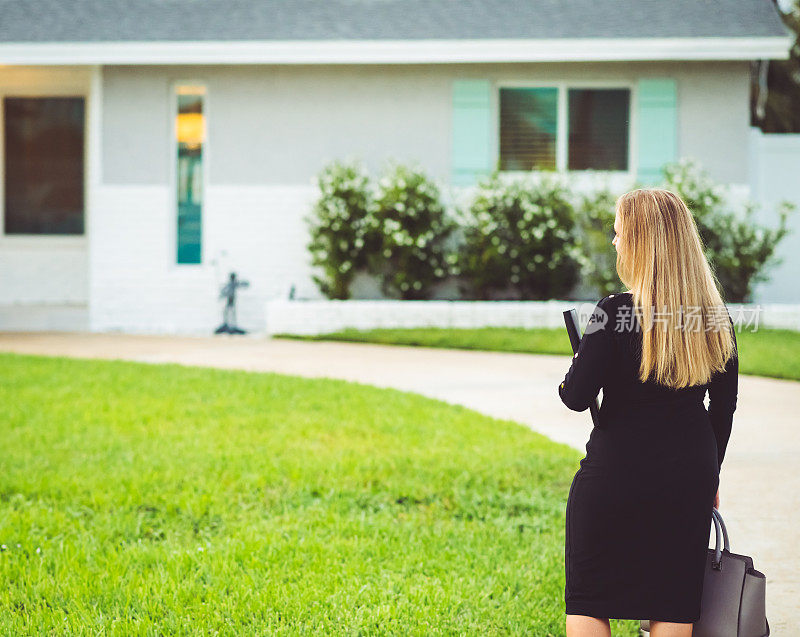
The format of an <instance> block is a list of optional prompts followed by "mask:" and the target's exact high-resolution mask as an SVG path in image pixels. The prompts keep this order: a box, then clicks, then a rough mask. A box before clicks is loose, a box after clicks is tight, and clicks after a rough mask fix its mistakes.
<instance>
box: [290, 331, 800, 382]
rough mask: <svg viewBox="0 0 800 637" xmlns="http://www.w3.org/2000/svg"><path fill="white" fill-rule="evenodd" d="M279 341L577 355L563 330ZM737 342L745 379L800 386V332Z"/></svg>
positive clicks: (363, 334)
mask: <svg viewBox="0 0 800 637" xmlns="http://www.w3.org/2000/svg"><path fill="white" fill-rule="evenodd" d="M276 336H277V337H280V338H296V339H306V340H335V341H355V342H363V343H382V344H386V345H414V346H423V347H444V348H453V349H474V350H491V351H498V352H523V353H527V354H563V355H565V356H571V355H572V349H571V347H570V345H569V340H568V339H567V335H566V331H565V330H564V329H561V328H557V329H556V328H536V329H525V328H505V327H486V328H479V329H450V328H448V329H443V328H414V329H375V330H355V329H347V330H342V331H340V332H333V333H330V334H323V335H319V336H297V335H290V334H277V335H276ZM736 339H737V342H738V344H739V355H740V360H739V372H740V373H742V374H751V375H754V376H770V377H772V378H784V379H788V380H800V332H797V331H794V330H779V329H768V328H763V327H762V328H759V329H758V331H756V332H752V331H750V328H744V329H742V331H741V332H737V334H736Z"/></svg>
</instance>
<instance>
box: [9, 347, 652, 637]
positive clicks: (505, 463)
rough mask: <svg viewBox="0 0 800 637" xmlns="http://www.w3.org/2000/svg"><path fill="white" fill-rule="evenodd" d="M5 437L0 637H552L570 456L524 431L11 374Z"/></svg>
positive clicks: (181, 378)
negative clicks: (321, 636)
mask: <svg viewBox="0 0 800 637" xmlns="http://www.w3.org/2000/svg"><path fill="white" fill-rule="evenodd" d="M0 415H2V422H3V424H4V427H5V433H4V434H3V447H2V450H3V453H2V455H1V456H0V543H2V545H3V546H2V547H0V577H2V581H3V586H2V588H1V589H0V610H2V612H0V634H3V635H22V634H43V633H47V634H61V633H63V634H92V635H95V634H104V635H106V634H108V635H137V634H148V635H149V634H203V635H210V634H223V635H233V634H276V633H277V634H282V633H283V634H298V633H300V634H307V633H316V634H348V635H359V634H363V635H379V634H380V635H384V634H397V635H409V634H413V635H437V634H452V635H455V634H459V635H460V634H471V635H492V634H526V635H563V634H564V629H563V626H564V614H563V613H564V611H563V593H564V575H563V566H564V564H563V559H564V553H563V545H564V507H565V503H566V498H567V493H568V490H569V484H570V481H571V480H572V477H573V475H574V473H575V471H576V470H577V468H578V461H579V459H580V458H581V457H582V454H580V453H579V452H578V451H575V450H572V449H570V448H569V447H567V446H565V445H560V444H556V443H553V442H551V441H548V440H547V439H546V438H544V437H542V436H540V435H538V434H536V433H534V432H532V431H530V430H528V429H527V428H525V427H523V426H521V425H518V424H515V423H513V422H510V421H505V420H497V419H493V418H490V417H488V416H483V415H481V414H479V413H477V412H474V411H472V410H469V409H466V408H462V407H458V406H453V405H449V404H446V403H443V402H439V401H436V400H433V399H429V398H426V397H422V396H419V395H415V394H412V393H407V392H401V391H396V390H388V389H378V388H373V387H369V386H366V385H359V384H355V383H349V382H346V381H337V380H329V379H304V378H298V377H291V376H283V375H278V374H267V373H253V372H244V371H229V370H214V369H205V368H193V367H183V366H180V365H171V364H170V365H148V364H144V363H132V362H123V361H103V360H78V359H75V360H73V359H67V358H56V357H52V358H50V357H39V356H28V355H18V354H0ZM613 623H614V633H615V635H616V634H628V635H635V634H636V626H637V625H638V624H637V623H636V622H632V621H625V622H616V621H615V622H613Z"/></svg>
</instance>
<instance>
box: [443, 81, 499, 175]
mask: <svg viewBox="0 0 800 637" xmlns="http://www.w3.org/2000/svg"><path fill="white" fill-rule="evenodd" d="M491 91H492V87H491V83H490V82H489V80H454V81H453V131H452V132H453V138H452V146H451V152H452V160H451V161H452V164H451V165H452V171H453V174H452V181H453V184H454V185H456V186H467V185H471V184H473V183H474V182H475V180H476V178H477V177H479V176H481V175H485V174H488V173H489V172H491V169H492V161H493V159H492V156H493V153H492V99H491V97H492V94H491Z"/></svg>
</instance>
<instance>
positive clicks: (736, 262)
mask: <svg viewBox="0 0 800 637" xmlns="http://www.w3.org/2000/svg"><path fill="white" fill-rule="evenodd" d="M663 173H664V182H665V183H664V186H663V187H664V188H667V189H668V190H672V191H673V192H674V193H676V194H678V195H680V196H681V198H682V199H683V200H684V201H685V202H686V205H687V206H688V207H689V210H691V211H692V214H693V215H694V218H695V220H696V221H697V228H698V231H699V233H700V237H701V239H702V241H703V246H704V250H705V253H706V257H707V258H708V260H709V262H710V263H711V266H712V268H713V270H714V273H715V274H716V276H717V278H718V279H719V282H720V285H721V286H722V292H723V295H724V298H725V300H726V301H728V302H734V303H740V302H745V301H748V300H750V297H751V295H752V291H753V286H754V285H755V284H756V283H758V282H759V281H766V280H767V279H768V276H767V271H768V270H769V268H770V267H772V266H774V265H777V264H778V263H780V259H778V258H777V257H775V249H776V248H777V246H778V244H779V243H780V242H781V241H782V240H783V238H784V237H785V236H786V235H787V234H788V232H789V229H788V227H787V219H788V215H789V214H790V213H792V212H793V211H794V209H795V206H794V205H793V204H792V203H790V202H788V201H783V202H781V203H780V204H779V206H778V226H777V227H776V228H774V229H772V228H768V227H765V226H762V225H760V224H758V223H756V221H755V219H754V213H755V211H756V210H757V208H758V205H757V204H756V203H754V202H752V201H750V200H745V201H744V203H743V210H742V211H741V212H734V211H732V210H731V209H730V203H729V202H728V201H727V199H726V197H725V194H724V191H723V189H722V188H721V187H720V186H718V185H716V184H714V183H713V182H712V181H711V179H709V177H708V174H707V172H706V171H704V170H702V169H701V168H700V166H699V164H698V162H697V161H695V160H693V159H682V160H681V161H678V162H673V163H671V164H667V165H666V166H665V167H664V170H663Z"/></svg>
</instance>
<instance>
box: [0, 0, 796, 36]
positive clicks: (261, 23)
mask: <svg viewBox="0 0 800 637" xmlns="http://www.w3.org/2000/svg"><path fill="white" fill-rule="evenodd" d="M787 33H789V31H788V29H787V28H786V27H785V26H784V25H783V23H782V22H781V19H780V17H779V14H778V9H777V8H776V7H775V6H774V4H773V1H772V0H0V42H30V43H34V42H108V41H132V40H139V41H141V40H144V41H179V40H184V41H186V40H341V39H346V40H363V39H368V40H383V39H392V40H404V39H408V40H417V39H462V38H469V39H473V38H475V39H482V38H625V37H769V36H786V35H787Z"/></svg>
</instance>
